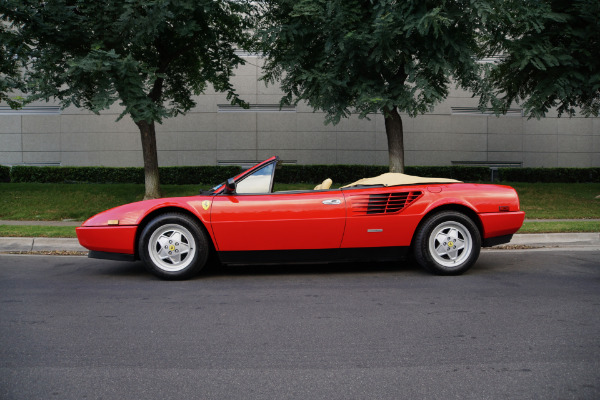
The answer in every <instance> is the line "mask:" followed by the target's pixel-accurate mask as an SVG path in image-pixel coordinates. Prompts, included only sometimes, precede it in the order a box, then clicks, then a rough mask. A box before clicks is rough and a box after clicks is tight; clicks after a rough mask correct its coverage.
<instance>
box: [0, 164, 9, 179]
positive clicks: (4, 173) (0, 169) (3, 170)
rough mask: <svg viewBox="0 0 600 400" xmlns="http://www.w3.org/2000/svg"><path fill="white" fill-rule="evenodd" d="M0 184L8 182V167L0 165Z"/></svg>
mask: <svg viewBox="0 0 600 400" xmlns="http://www.w3.org/2000/svg"><path fill="white" fill-rule="evenodd" d="M0 182H10V167H6V166H4V165H0Z"/></svg>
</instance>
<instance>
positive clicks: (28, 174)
mask: <svg viewBox="0 0 600 400" xmlns="http://www.w3.org/2000/svg"><path fill="white" fill-rule="evenodd" d="M240 172H241V169H240V168H239V167H215V166H199V167H163V168H159V174H160V180H161V181H162V182H163V183H165V184H176V185H186V184H201V183H204V184H213V183H215V184H216V183H219V182H223V181H225V180H226V179H227V178H230V177H232V176H234V175H237V174H239V173H240ZM10 179H11V182H13V183H23V182H37V183H63V182H70V183H84V182H85V183H144V169H143V168H134V167H128V168H114V167H32V166H23V165H17V166H14V167H12V169H11V170H10Z"/></svg>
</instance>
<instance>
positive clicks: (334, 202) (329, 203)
mask: <svg viewBox="0 0 600 400" xmlns="http://www.w3.org/2000/svg"><path fill="white" fill-rule="evenodd" d="M323 204H326V205H336V204H342V201H341V200H338V199H330V200H323Z"/></svg>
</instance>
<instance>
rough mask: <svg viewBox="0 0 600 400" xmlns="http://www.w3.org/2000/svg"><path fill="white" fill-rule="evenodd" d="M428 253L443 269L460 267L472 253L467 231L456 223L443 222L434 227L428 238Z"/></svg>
mask: <svg viewBox="0 0 600 400" xmlns="http://www.w3.org/2000/svg"><path fill="white" fill-rule="evenodd" d="M428 249H429V253H430V254H431V256H432V257H433V259H434V260H435V262H437V263H438V264H440V265H443V266H444V267H448V268H452V267H460V266H461V265H462V264H463V263H464V262H465V261H467V260H468V259H469V256H470V255H471V252H472V251H473V239H472V238H471V233H470V232H469V230H468V229H467V228H466V227H465V226H464V225H463V224H461V223H459V222H456V221H445V222H442V223H441V224H439V225H438V226H436V227H435V228H434V229H433V231H432V232H431V235H430V236H429V244H428Z"/></svg>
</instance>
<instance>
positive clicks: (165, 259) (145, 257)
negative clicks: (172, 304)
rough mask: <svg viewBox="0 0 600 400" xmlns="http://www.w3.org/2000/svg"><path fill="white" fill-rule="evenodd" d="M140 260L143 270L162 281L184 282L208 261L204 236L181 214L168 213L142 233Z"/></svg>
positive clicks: (151, 223)
mask: <svg viewBox="0 0 600 400" xmlns="http://www.w3.org/2000/svg"><path fill="white" fill-rule="evenodd" d="M138 248H139V253H140V258H141V259H142V261H143V262H144V264H145V266H146V269H148V271H150V272H152V273H153V274H154V275H156V276H158V277H160V278H162V279H188V278H190V277H192V276H194V275H195V274H197V273H198V272H199V271H200V270H201V269H202V267H204V265H205V264H206V260H207V258H208V249H209V247H208V241H207V237H206V234H205V233H204V231H203V230H202V228H200V227H199V226H198V223H197V222H196V221H194V220H193V219H192V218H190V217H188V216H187V215H184V214H178V213H168V214H163V215H160V216H158V217H156V218H154V219H153V220H152V221H150V223H149V224H148V225H146V227H145V228H144V230H143V231H142V234H141V235H140V240H139V247H138Z"/></svg>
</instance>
